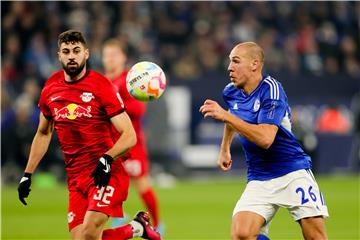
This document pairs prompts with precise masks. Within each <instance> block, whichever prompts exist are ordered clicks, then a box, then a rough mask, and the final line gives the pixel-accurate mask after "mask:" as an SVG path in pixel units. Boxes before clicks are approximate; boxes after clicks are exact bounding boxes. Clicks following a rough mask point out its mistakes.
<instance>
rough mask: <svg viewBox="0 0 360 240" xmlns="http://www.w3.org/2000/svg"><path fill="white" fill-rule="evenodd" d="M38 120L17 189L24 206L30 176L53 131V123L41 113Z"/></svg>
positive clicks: (43, 153)
mask: <svg viewBox="0 0 360 240" xmlns="http://www.w3.org/2000/svg"><path fill="white" fill-rule="evenodd" d="M39 118H40V121H39V126H38V129H37V131H36V134H35V136H34V139H33V142H32V144H31V149H30V155H29V160H28V163H27V165H26V168H25V172H24V176H23V177H22V178H21V180H20V183H19V187H18V193H19V199H20V201H21V202H22V203H23V204H24V205H27V203H26V201H25V198H27V197H28V196H29V193H30V186H31V175H32V174H33V173H34V171H35V169H36V168H37V166H38V165H39V163H40V161H41V159H42V158H43V157H44V155H45V153H46V151H47V149H48V147H49V144H50V141H51V135H52V132H53V129H54V124H53V122H52V121H49V120H47V119H46V118H45V117H44V115H43V114H42V113H40V117H39Z"/></svg>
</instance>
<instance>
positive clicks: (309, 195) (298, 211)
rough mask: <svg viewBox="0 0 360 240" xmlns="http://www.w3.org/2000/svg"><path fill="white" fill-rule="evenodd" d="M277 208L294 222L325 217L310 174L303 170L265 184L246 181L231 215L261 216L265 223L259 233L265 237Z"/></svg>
mask: <svg viewBox="0 0 360 240" xmlns="http://www.w3.org/2000/svg"><path fill="white" fill-rule="evenodd" d="M279 207H283V208H287V209H288V210H289V212H290V214H291V215H292V217H293V218H294V220H295V221H297V220H300V219H302V218H306V217H314V216H324V217H328V216H329V213H328V210H327V207H326V204H325V200H324V197H323V195H322V193H321V192H320V189H319V186H318V185H317V183H316V180H315V178H314V175H313V174H312V172H311V170H305V169H301V170H298V171H294V172H291V173H288V174H286V175H284V176H281V177H278V178H274V179H270V180H266V181H250V182H249V183H248V184H247V185H246V188H245V191H244V192H243V194H242V195H241V198H240V199H239V201H238V202H237V203H236V206H235V208H234V211H233V216H234V215H235V214H236V213H238V212H241V211H250V212H254V213H257V214H259V215H261V216H263V217H264V219H265V224H264V226H263V227H262V229H261V232H262V233H264V234H267V233H268V230H269V225H270V222H271V219H272V218H273V217H274V215H275V213H276V212H277V210H278V209H279Z"/></svg>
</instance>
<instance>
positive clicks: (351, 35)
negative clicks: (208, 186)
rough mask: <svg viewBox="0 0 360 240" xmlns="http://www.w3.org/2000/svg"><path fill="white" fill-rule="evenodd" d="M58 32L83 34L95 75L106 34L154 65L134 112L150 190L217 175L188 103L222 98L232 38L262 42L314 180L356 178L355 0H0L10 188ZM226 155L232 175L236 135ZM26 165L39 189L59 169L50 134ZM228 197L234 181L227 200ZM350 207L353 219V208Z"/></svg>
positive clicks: (213, 130) (212, 140)
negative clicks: (159, 82) (158, 87)
mask: <svg viewBox="0 0 360 240" xmlns="http://www.w3.org/2000/svg"><path fill="white" fill-rule="evenodd" d="M70 28H71V29H77V30H80V31H81V32H83V33H84V35H85V38H86V40H87V42H88V46H89V49H90V53H91V57H90V60H89V62H88V64H89V65H90V68H92V69H95V70H97V71H100V72H102V71H103V70H102V66H101V46H102V44H103V42H104V41H105V40H107V39H108V38H111V37H117V38H119V39H121V40H122V41H123V42H124V43H126V47H127V50H128V58H129V59H128V60H129V61H128V66H129V67H130V66H131V65H132V64H134V63H136V62H138V61H144V60H147V61H153V62H155V63H157V64H158V65H160V66H161V67H162V68H163V70H164V71H165V73H166V76H167V80H168V87H167V90H166V92H165V94H164V96H163V97H162V98H160V99H159V100H158V101H155V102H151V103H149V104H148V111H147V115H146V118H145V119H144V128H145V131H146V134H147V140H148V147H149V153H150V157H151V162H152V177H153V180H154V182H155V183H156V184H157V185H158V186H159V187H160V188H161V187H171V186H173V185H174V184H175V182H176V179H179V180H180V181H188V180H189V179H194V178H207V177H209V176H210V178H213V177H215V176H216V177H217V176H221V177H224V176H225V174H224V173H221V172H220V171H219V170H217V168H216V159H217V154H218V149H219V144H220V142H221V137H222V132H223V124H221V123H219V122H216V121H213V120H205V119H203V118H202V115H201V114H199V112H198V109H199V107H200V106H201V104H202V103H203V101H204V100H205V99H206V98H211V99H214V100H217V101H219V103H220V104H221V105H223V106H224V102H223V100H222V89H223V88H224V86H225V85H226V84H227V83H228V82H229V80H228V77H227V76H228V74H227V71H226V69H227V65H228V54H229V52H230V50H231V49H232V48H233V46H234V45H235V44H236V43H238V42H243V41H255V42H257V43H258V44H259V45H260V46H262V47H263V48H264V51H265V70H264V72H266V73H269V74H271V75H272V76H274V77H275V78H276V79H278V80H279V81H280V82H281V83H282V85H283V87H284V89H285V91H286V93H287V96H288V98H289V103H290V106H291V108H292V123H293V130H294V132H295V134H296V136H297V137H298V139H299V141H300V142H301V143H302V145H303V146H304V149H305V150H306V152H307V153H309V154H310V155H311V157H312V160H313V168H314V169H313V170H314V172H315V173H316V174H317V176H323V177H324V178H326V179H328V178H330V179H334V178H333V177H336V176H341V175H348V176H349V175H351V176H354V175H355V176H358V174H359V169H360V160H359V159H360V150H359V149H360V147H359V146H360V2H316V3H314V2H77V1H76V2H75V1H74V2H73V1H71V2H70V1H68V2H20V1H17V2H4V1H2V2H1V33H2V34H1V138H2V141H1V168H2V170H1V180H2V183H3V186H12V184H14V183H17V182H18V180H19V178H20V176H21V175H22V172H23V169H24V167H25V165H26V162H27V157H28V153H29V149H30V145H31V142H32V138H33V136H34V134H35V131H36V128H37V124H38V115H39V109H38V107H37V102H38V99H39V95H40V91H41V88H42V86H43V85H44V82H45V81H46V79H47V78H48V77H49V76H50V75H51V74H52V73H53V72H55V71H57V70H58V69H60V64H59V63H58V60H57V37H58V34H59V33H61V32H63V31H65V30H68V29H70ZM232 151H233V152H232V157H233V159H234V160H235V162H234V166H233V168H234V169H233V170H232V171H231V172H230V173H227V174H226V176H227V177H229V176H230V177H235V178H237V176H241V177H242V178H243V177H244V175H245V171H246V169H245V168H244V167H245V164H244V154H243V150H242V148H241V145H240V142H239V141H236V140H235V141H234V143H233V146H232ZM38 173H43V175H42V176H44V180H43V181H39V184H40V185H41V184H42V185H45V186H47V185H51V184H49V182H53V183H56V182H63V180H64V179H65V177H66V174H65V172H64V166H63V156H62V153H61V150H60V147H59V144H58V142H57V139H56V134H54V136H53V141H52V143H51V145H50V148H49V151H48V153H47V154H46V156H45V159H44V160H43V161H42V162H41V164H40V166H39V169H38ZM39 176H40V175H39ZM329 181H331V180H329ZM210 182H211V181H210ZM335 182H336V181H335ZM352 183H353V185H351V186H352V187H351V189H352V191H353V194H356V195H352V197H351V198H354V196H355V199H352V200H354V201H355V203H357V204H358V202H359V189H358V187H359V186H358V185H359V184H358V183H359V178H358V177H356V178H355V180H354V181H352ZM4 184H5V185H4ZM190 185H191V184H190ZM243 185H244V184H243ZM320 186H321V185H320ZM354 188H355V189H354ZM159 191H160V195H161V194H162V193H161V190H159ZM10 192H11V191H10ZM12 193H13V192H12ZM240 193H241V191H239V189H237V190H236V196H238V194H240ZM325 196H326V194H325ZM164 198H166V197H164ZM160 200H161V199H160ZM235 200H236V199H234V200H233V202H231V204H230V206H231V207H233V206H234V204H235V202H236V201H235ZM9 201H10V200H9ZM14 201H15V200H14ZM64 201H65V203H66V199H65V200H64ZM234 201H235V202H234ZM334 201H335V200H334ZM5 202H6V201H5ZM353 203H354V202H353ZM210 207H211V206H210ZM353 210H354V209H352V212H353V214H354V211H353ZM355 212H356V213H357V217H356V216H355V215H354V216H355V217H356V218H355V217H354V221H355V223H357V226H359V225H358V224H359V221H358V215H359V214H358V206H357V208H356V209H355ZM164 214H165V215H166V213H164ZM230 214H231V209H230V210H228V213H227V215H229V216H230ZM330 214H331V212H330ZM227 215H226V216H227ZM289 220H290V219H289ZM14 221H16V220H14ZM354 221H352V223H354ZM170 225H171V224H170ZM355 226H356V225H355ZM354 231H355V230H354ZM180 232H181V231H180ZM334 232H335V231H334ZM226 233H227V232H226ZM169 234H170V235H171V231H170V233H169ZM204 234H205V233H204ZM171 236H172V237H171V239H176V238H177V237H178V236H181V234H180V235H177V236H174V235H171ZM211 236H213V237H214V236H215V235H211ZM221 236H223V235H221ZM225 236H227V235H225ZM354 236H355V235H352V237H354ZM356 236H359V233H358V232H357V235H356ZM199 238H200V237H199ZM199 238H196V239H199ZM204 238H205V237H204ZM215 238H216V237H215ZM178 239H181V237H180V238H178ZM183 239H190V238H188V237H183ZM207 239H211V237H207ZM217 239H226V237H220V238H217ZM279 239H280V237H279ZM333 239H335V238H333ZM338 239H356V238H355V237H354V238H345V237H344V238H338Z"/></svg>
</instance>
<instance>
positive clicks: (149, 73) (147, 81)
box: [126, 61, 166, 102]
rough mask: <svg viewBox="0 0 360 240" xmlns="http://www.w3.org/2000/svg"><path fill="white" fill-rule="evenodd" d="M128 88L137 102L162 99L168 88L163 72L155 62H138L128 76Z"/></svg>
mask: <svg viewBox="0 0 360 240" xmlns="http://www.w3.org/2000/svg"><path fill="white" fill-rule="evenodd" d="M126 88H127V90H128V92H129V93H130V95H131V96H133V97H134V98H136V99H137V100H140V101H143V102H148V101H152V100H155V99H158V98H159V97H161V95H162V94H163V93H164V91H165V88H166V77H165V74H164V72H163V70H162V69H161V68H160V67H159V66H158V65H156V64H155V63H153V62H146V61H144V62H138V63H136V64H135V65H134V66H132V67H131V69H130V70H129V72H128V74H127V76H126Z"/></svg>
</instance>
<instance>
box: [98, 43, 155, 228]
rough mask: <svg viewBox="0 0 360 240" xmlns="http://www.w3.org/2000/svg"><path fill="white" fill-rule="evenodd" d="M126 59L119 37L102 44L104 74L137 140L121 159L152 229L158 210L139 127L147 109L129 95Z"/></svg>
mask: <svg viewBox="0 0 360 240" xmlns="http://www.w3.org/2000/svg"><path fill="white" fill-rule="evenodd" d="M126 60H127V56H126V51H125V48H124V46H123V44H122V42H121V41H120V40H118V39H109V40H107V41H106V42H105V43H104V45H103V51H102V62H103V66H104V70H105V75H106V76H107V77H108V78H109V79H110V80H112V81H113V83H114V84H115V85H116V86H117V88H118V92H119V93H120V95H121V97H122V99H123V101H124V103H125V105H126V112H127V113H128V114H129V117H130V119H131V122H132V124H133V126H134V129H135V132H136V137H137V143H136V145H135V146H134V147H133V148H132V149H131V150H130V151H129V155H130V158H129V159H127V160H126V161H125V162H124V167H125V170H126V172H127V173H128V174H129V176H130V177H131V181H132V182H133V183H134V186H135V188H136V189H137V191H138V193H139V195H140V197H141V199H142V201H143V202H144V204H145V206H146V207H147V209H148V211H149V213H150V215H151V217H152V220H153V224H154V227H155V228H158V227H159V222H160V220H159V210H158V200H157V197H156V194H155V192H154V190H153V188H152V186H151V184H150V181H149V159H148V153H147V148H146V143H145V137H144V133H143V130H142V124H141V121H142V117H143V116H144V114H145V111H146V105H145V103H143V102H141V101H138V100H136V99H135V98H133V97H131V96H130V94H129V92H128V91H127V89H126V75H127V73H128V71H127V70H126V69H125V63H126ZM114 130H115V129H113V132H114V137H115V138H118V137H119V133H118V132H117V131H114Z"/></svg>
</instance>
